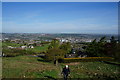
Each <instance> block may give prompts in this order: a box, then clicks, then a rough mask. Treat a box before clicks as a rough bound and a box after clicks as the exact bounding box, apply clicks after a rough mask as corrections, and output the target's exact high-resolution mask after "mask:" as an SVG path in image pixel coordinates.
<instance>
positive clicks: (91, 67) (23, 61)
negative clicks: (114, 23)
mask: <svg viewBox="0 0 120 80" xmlns="http://www.w3.org/2000/svg"><path fill="white" fill-rule="evenodd" d="M38 59H39V60H38ZM66 64H67V65H69V67H70V70H71V74H70V76H71V78H90V77H94V75H95V74H98V75H109V76H112V75H118V74H119V72H118V71H119V67H118V66H116V65H111V64H106V63H103V62H78V63H61V64H59V66H54V65H53V63H50V62H43V61H42V58H38V57H32V56H17V57H9V58H6V57H4V58H3V78H23V77H25V78H46V76H49V77H52V78H60V77H62V76H61V75H60V73H61V70H62V67H64V66H65V65H66Z"/></svg>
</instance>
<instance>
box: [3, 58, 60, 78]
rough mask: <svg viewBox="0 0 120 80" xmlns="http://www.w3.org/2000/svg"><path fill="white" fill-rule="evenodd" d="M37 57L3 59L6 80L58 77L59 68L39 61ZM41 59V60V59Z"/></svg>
mask: <svg viewBox="0 0 120 80" xmlns="http://www.w3.org/2000/svg"><path fill="white" fill-rule="evenodd" d="M37 59H38V58H37V57H30V56H18V57H13V58H3V77H4V78H14V77H16V78H18V77H20V78H23V77H24V76H25V77H27V78H44V76H51V77H58V75H57V74H58V72H57V71H58V70H57V68H56V67H55V66H54V65H53V64H51V63H46V62H39V61H37ZM39 59H40V58H39Z"/></svg>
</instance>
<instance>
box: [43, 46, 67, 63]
mask: <svg viewBox="0 0 120 80" xmlns="http://www.w3.org/2000/svg"><path fill="white" fill-rule="evenodd" d="M64 55H65V51H64V50H62V49H59V48H51V49H49V50H48V51H47V53H46V55H45V58H46V59H47V60H49V61H54V63H55V64H56V65H57V63H58V60H59V59H62V58H64Z"/></svg>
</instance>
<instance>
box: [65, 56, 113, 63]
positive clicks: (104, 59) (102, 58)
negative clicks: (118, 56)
mask: <svg viewBox="0 0 120 80" xmlns="http://www.w3.org/2000/svg"><path fill="white" fill-rule="evenodd" d="M111 60H114V58H112V57H85V58H64V59H63V62H90V61H111Z"/></svg>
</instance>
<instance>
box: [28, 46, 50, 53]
mask: <svg viewBox="0 0 120 80" xmlns="http://www.w3.org/2000/svg"><path fill="white" fill-rule="evenodd" d="M48 46H49V45H48V44H44V45H43V46H36V47H34V48H33V49H28V50H32V51H33V52H36V53H40V52H44V51H46V50H47V49H48Z"/></svg>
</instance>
